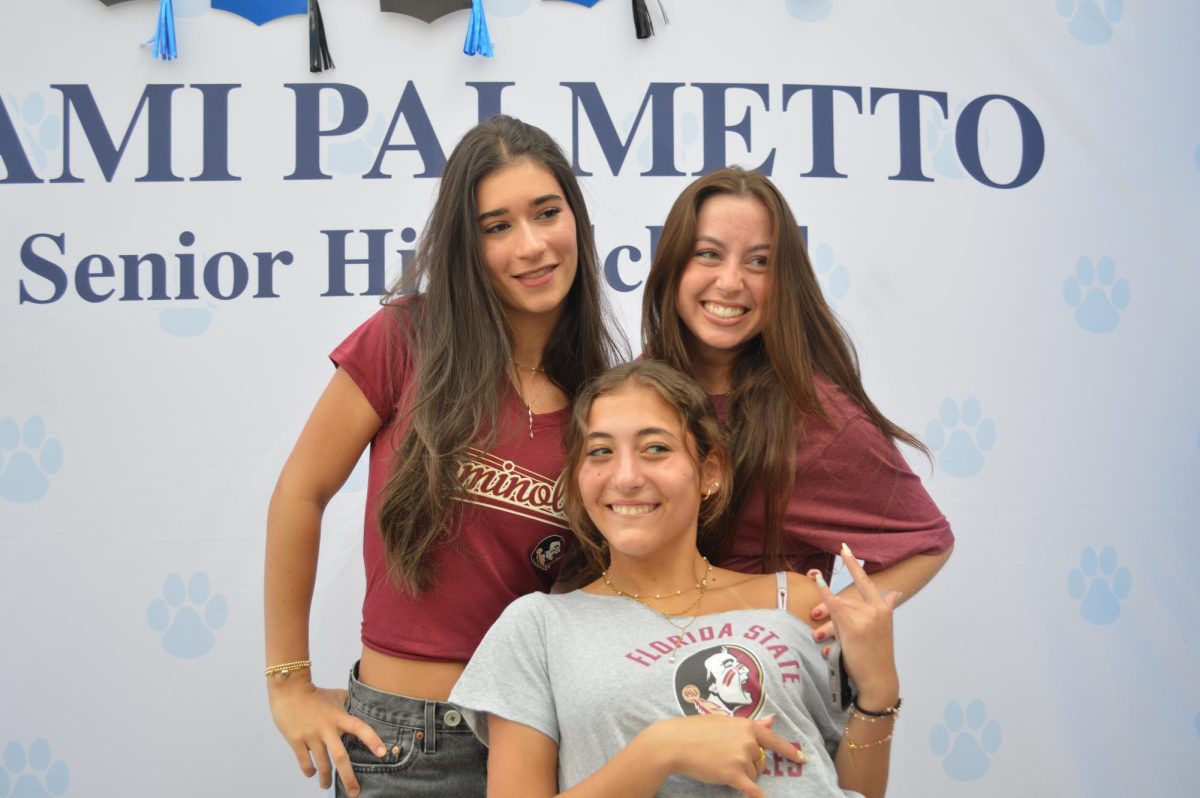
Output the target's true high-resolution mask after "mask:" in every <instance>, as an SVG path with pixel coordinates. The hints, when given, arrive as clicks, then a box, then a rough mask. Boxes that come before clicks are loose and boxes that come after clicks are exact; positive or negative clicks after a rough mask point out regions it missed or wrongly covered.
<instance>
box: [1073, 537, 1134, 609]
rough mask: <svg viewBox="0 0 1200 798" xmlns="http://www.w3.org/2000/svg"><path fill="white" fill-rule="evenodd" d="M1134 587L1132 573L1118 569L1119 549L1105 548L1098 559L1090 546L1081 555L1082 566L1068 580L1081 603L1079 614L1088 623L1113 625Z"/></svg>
mask: <svg viewBox="0 0 1200 798" xmlns="http://www.w3.org/2000/svg"><path fill="white" fill-rule="evenodd" d="M1132 587H1133V574H1132V573H1130V571H1129V569H1128V568H1126V567H1125V566H1121V567H1120V568H1117V550H1116V549H1114V548H1113V547H1112V546H1105V547H1104V548H1103V549H1102V550H1101V551H1100V556H1099V557H1097V556H1096V550H1095V549H1093V548H1092V547H1091V546H1088V547H1087V548H1086V549H1084V550H1083V554H1081V555H1080V556H1079V567H1078V568H1076V569H1075V570H1073V571H1071V575H1070V576H1069V577H1067V591H1068V592H1070V594H1071V598H1073V599H1075V600H1076V601H1078V602H1079V614H1080V615H1082V616H1083V619H1084V620H1085V621H1087V622H1088V623H1094V624H1105V623H1112V622H1113V621H1115V620H1116V619H1117V618H1119V617H1121V600H1122V599H1124V598H1125V597H1126V596H1128V595H1129V590H1130V588H1132Z"/></svg>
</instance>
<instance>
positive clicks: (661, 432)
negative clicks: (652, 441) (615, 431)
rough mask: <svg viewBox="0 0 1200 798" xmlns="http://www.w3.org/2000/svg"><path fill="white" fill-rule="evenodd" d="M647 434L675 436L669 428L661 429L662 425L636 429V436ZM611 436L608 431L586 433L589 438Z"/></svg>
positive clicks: (640, 436)
mask: <svg viewBox="0 0 1200 798" xmlns="http://www.w3.org/2000/svg"><path fill="white" fill-rule="evenodd" d="M647 435H669V436H670V437H672V438H674V437H675V433H674V432H671V430H669V429H663V428H662V427H645V428H644V429H640V430H638V431H637V436H638V437H639V438H643V437H645V436H647ZM611 437H612V434H611V433H608V432H589V433H588V439H589V440H591V439H592V438H611Z"/></svg>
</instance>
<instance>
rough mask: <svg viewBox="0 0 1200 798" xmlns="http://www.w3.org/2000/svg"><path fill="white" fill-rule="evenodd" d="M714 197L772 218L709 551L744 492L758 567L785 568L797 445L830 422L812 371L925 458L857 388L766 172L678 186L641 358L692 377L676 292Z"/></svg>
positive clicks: (853, 364)
mask: <svg viewBox="0 0 1200 798" xmlns="http://www.w3.org/2000/svg"><path fill="white" fill-rule="evenodd" d="M716 194H731V195H734V196H739V197H750V198H753V199H756V200H758V201H759V202H761V203H762V204H763V206H764V207H765V208H766V210H767V213H768V215H769V216H770V219H771V230H772V232H771V239H772V240H771V252H770V256H769V262H768V268H767V273H768V274H769V275H770V277H769V280H770V282H769V290H768V295H767V303H766V305H767V307H766V314H765V316H766V321H765V324H764V326H763V331H762V334H761V335H759V336H757V337H756V338H754V339H753V340H752V341H750V342H749V343H747V344H746V346H745V347H744V348H743V349H742V351H741V352H740V353H739V355H738V358H737V361H736V362H735V364H734V367H733V374H732V375H731V376H732V385H733V389H732V391H731V392H730V396H729V417H728V419H727V423H728V426H729V430H730V438H731V440H732V444H731V449H732V460H733V473H734V486H735V489H734V496H733V500H732V502H731V503H730V507H729V512H728V513H727V517H726V523H725V524H724V527H723V529H722V530H721V534H720V535H719V536H718V539H717V542H716V544H715V545H714V546H713V547H712V548H711V549H710V550H708V551H706V552H705V554H707V555H708V556H710V557H712V558H713V559H714V560H716V561H719V560H720V558H721V557H722V556H724V555H725V554H726V553H727V552H728V551H729V547H730V545H731V544H732V543H733V539H734V537H735V536H736V534H737V531H738V528H739V527H740V525H741V519H742V517H743V515H744V513H745V511H746V505H747V501H748V498H749V496H750V495H751V494H752V493H753V492H755V491H761V492H762V495H763V503H764V507H763V510H764V516H765V529H764V530H763V552H762V567H763V570H764V571H770V570H775V569H777V568H781V567H787V565H788V563H786V562H785V561H784V557H783V518H784V513H785V511H786V508H787V504H788V500H789V498H790V497H791V495H792V491H793V488H794V485H795V478H796V474H795V469H796V463H795V458H796V441H797V439H798V437H799V436H802V435H803V434H804V429H805V424H806V423H808V422H811V421H824V420H827V419H828V416H827V414H826V412H825V409H824V407H823V406H822V403H821V399H820V397H819V396H818V394H817V389H816V383H815V380H814V374H821V375H823V376H824V377H825V378H826V379H828V380H830V381H831V382H833V383H834V384H835V385H837V386H838V387H839V388H841V389H842V390H843V391H845V392H846V394H847V395H848V396H849V397H850V398H851V399H852V400H853V401H854V403H855V404H857V405H858V406H859V407H860V408H861V409H862V411H863V412H864V413H865V414H866V415H867V416H868V418H870V419H871V421H872V422H874V423H875V425H876V426H877V427H879V429H880V430H881V431H883V433H884V434H885V435H887V436H889V437H891V438H892V439H894V440H898V441H903V442H904V443H907V444H908V445H910V446H913V447H915V448H917V449H920V450H921V451H923V452H925V453H926V454H928V450H927V449H926V448H925V446H924V444H922V443H921V442H920V441H919V440H918V439H917V438H916V437H914V436H913V435H912V434H910V433H908V432H906V431H905V430H903V429H901V428H900V427H899V426H897V425H896V424H894V423H892V422H891V421H890V420H888V418H887V417H886V416H884V415H883V413H881V412H880V411H879V409H878V408H877V407H875V405H874V403H872V402H871V400H870V398H869V397H868V396H867V392H866V390H865V389H864V388H863V384H862V378H861V376H860V375H859V368H858V356H857V354H856V353H855V351H854V344H853V343H851V341H850V337H849V336H848V335H847V334H846V331H845V330H844V329H843V328H842V325H841V323H840V322H838V320H837V318H836V317H835V316H834V314H833V311H832V310H831V309H830V307H829V305H828V303H826V301H825V297H824V295H823V294H822V293H821V286H820V284H819V283H818V281H817V276H816V274H815V273H814V272H813V268H812V263H811V262H810V261H809V259H808V253H807V251H806V249H805V246H804V240H803V238H802V237H801V235H800V228H799V226H798V225H797V224H796V219H795V217H793V216H792V211H791V209H790V208H789V207H788V204H787V201H786V200H784V198H783V195H782V194H780V193H779V189H778V188H776V187H775V184H774V183H772V182H771V181H770V180H769V179H768V178H767V177H765V176H764V175H762V174H759V173H758V172H748V171H745V170H743V169H740V168H738V167H728V168H725V169H718V170H717V171H715V172H711V173H709V174H707V175H705V176H703V177H701V178H700V179H698V180H696V181H695V182H693V183H692V184H691V185H690V186H688V187H687V188H685V189H684V190H683V193H682V194H680V195H679V198H678V199H676V200H675V204H674V205H673V206H672V207H671V211H670V213H669V214H668V215H667V221H666V223H665V224H664V226H663V231H662V237H661V239H660V241H659V246H658V251H657V253H656V254H655V257H654V263H653V265H652V266H651V267H650V275H649V276H648V277H647V278H646V288H645V293H644V294H643V297H642V347H643V352H644V353H645V355H646V357H651V358H656V359H659V360H664V361H666V362H667V363H670V364H671V365H673V366H675V367H676V368H678V369H681V370H683V371H685V372H687V373H689V374H691V373H693V370H692V362H691V356H690V354H689V352H690V347H691V345H692V343H693V341H694V338H693V336H692V333H691V331H690V330H688V329H687V327H686V325H684V324H683V322H682V321H681V319H680V318H679V314H678V312H677V310H676V297H677V295H678V292H679V282H680V279H681V278H682V276H683V272H684V270H685V269H686V268H687V266H688V263H689V262H690V261H691V259H692V257H693V255H694V254H695V248H696V219H697V217H698V215H699V213H700V207H701V206H702V205H703V204H704V203H705V201H706V200H708V199H709V198H710V197H712V196H714V195H716Z"/></svg>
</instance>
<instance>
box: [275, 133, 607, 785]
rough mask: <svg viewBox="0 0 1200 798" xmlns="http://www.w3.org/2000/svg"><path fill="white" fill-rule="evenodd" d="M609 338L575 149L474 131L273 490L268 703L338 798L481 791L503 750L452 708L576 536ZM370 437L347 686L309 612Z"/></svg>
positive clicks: (537, 137)
mask: <svg viewBox="0 0 1200 798" xmlns="http://www.w3.org/2000/svg"><path fill="white" fill-rule="evenodd" d="M414 290H415V293H413V294H412V295H411V296H406V294H407V293H408V292H410V291H414ZM609 329H610V328H609V326H608V323H607V312H606V310H605V306H604V303H603V301H602V294H601V287H600V277H599V269H598V264H597V258H596V254H595V246H594V242H593V239H592V227H591V222H590V221H589V219H588V214H587V208H586V207H585V205H584V202H583V197H582V194H581V193H580V190H579V185H578V183H577V182H576V180H575V176H574V174H573V173H572V172H571V168H570V165H569V164H568V163H567V161H566V159H565V158H564V157H563V154H562V152H561V150H559V148H558V146H557V145H556V144H555V143H554V141H553V140H552V139H551V138H550V137H549V136H548V135H546V133H545V132H543V131H541V130H539V129H538V128H536V127H532V126H530V125H527V124H525V123H523V122H520V121H519V120H516V119H512V118H510V117H506V116H497V117H493V118H492V119H490V120H488V121H486V122H484V123H482V124H480V125H478V126H477V127H475V128H474V129H472V130H471V131H469V132H468V133H467V134H466V136H464V137H463V139H462V141H460V142H459V144H458V146H457V147H455V149H454V152H453V153H452V154H451V156H450V158H449V160H448V161H447V164H446V170H445V174H444V176H443V178H442V182H441V185H440V187H439V190H438V195H437V198H436V200H435V202H434V206H433V209H432V211H431V213H430V217H429V222H428V224H427V226H426V228H425V231H424V234H423V236H422V239H421V242H420V245H419V247H418V250H417V255H416V268H415V270H414V274H413V275H412V277H411V279H410V280H409V281H408V282H405V283H401V284H397V285H396V286H394V287H393V289H392V291H391V293H390V294H389V295H388V296H387V297H386V298H385V300H384V307H383V308H382V309H381V310H379V311H378V312H377V313H376V314H375V315H374V316H373V317H372V318H370V319H369V320H367V321H366V322H365V323H364V324H363V325H362V326H361V327H359V328H358V329H357V330H356V331H354V332H353V333H352V334H351V335H350V337H349V338H347V339H346V340H345V341H344V342H343V343H342V344H341V345H340V346H338V347H337V349H335V350H334V352H333V354H332V355H331V358H332V360H333V361H334V363H335V365H336V366H337V370H336V371H335V372H334V375H333V378H332V380H331V381H330V383H329V386H328V387H327V388H326V390H325V392H324V394H323V395H322V396H321V398H320V399H319V400H318V401H317V405H316V407H315V408H314V409H313V411H312V414H311V416H310V417H309V420H308V422H307V424H306V425H305V427H304V430H303V431H302V432H301V434H300V439H299V441H298V442H297V443H296V446H295V449H294V450H293V451H292V454H291V456H290V457H289V458H288V460H287V463H286V464H285V465H284V467H283V471H282V473H281V474H280V477H279V481H278V483H277V485H276V488H275V492H274V494H273V495H272V497H271V505H270V509H269V512H268V519H267V559H266V579H265V582H266V588H265V599H266V601H265V604H266V648H267V664H268V666H269V667H268V669H267V677H268V695H269V698H270V702H271V711H272V714H273V716H274V718H275V722H276V724H277V725H278V727H279V729H280V732H281V733H282V734H283V736H284V737H285V739H286V740H287V741H288V744H289V745H290V746H291V747H292V749H293V751H294V753H295V755H296V759H297V762H298V764H299V766H300V769H301V770H302V771H304V773H305V774H307V775H310V776H311V775H313V774H314V773H318V772H319V773H320V781H321V786H322V787H323V788H328V787H329V785H330V783H331V782H334V781H336V785H337V794H338V795H339V796H341V795H352V796H353V795H359V794H364V795H370V796H381V795H395V794H403V795H413V796H441V795H456V796H472V795H475V796H482V795H483V794H484V790H485V775H486V769H485V756H486V752H485V750H484V748H483V747H482V746H481V745H480V744H479V743H478V741H477V740H475V738H474V736H473V735H472V734H471V733H470V731H469V729H467V727H466V725H465V724H464V723H462V722H461V716H460V714H459V712H458V710H457V709H456V708H455V707H454V706H453V705H451V704H448V703H446V698H447V697H448V696H449V694H450V690H451V688H452V687H453V686H454V683H455V681H456V680H457V678H458V676H459V674H460V673H461V672H462V669H463V667H464V665H465V663H466V661H467V660H468V659H469V658H470V657H471V654H472V652H473V651H474V650H475V646H476V645H477V644H478V642H479V640H480V639H481V638H482V637H483V634H484V633H485V632H486V631H487V629H488V627H489V626H490V625H491V624H492V622H493V621H494V620H495V619H496V617H497V616H499V615H500V613H501V611H502V610H503V609H504V608H505V606H507V605H508V604H509V602H511V601H512V600H513V599H515V598H517V597H518V596H521V595H523V594H526V593H529V592H531V591H539V590H548V589H549V588H550V586H551V585H552V584H553V583H554V581H555V578H556V575H557V571H558V569H559V567H560V559H561V557H562V555H563V553H564V551H565V549H566V547H567V545H568V543H569V541H570V537H569V533H568V531H567V528H566V527H567V524H566V520H565V518H564V516H563V513H562V508H561V504H560V502H559V499H558V491H557V490H556V485H557V482H558V476H559V472H560V471H561V470H562V466H563V450H562V431H563V428H564V426H565V424H566V421H567V411H566V408H567V406H568V403H569V402H570V401H571V399H572V398H573V397H574V396H575V394H576V393H577V392H578V391H579V390H580V388H582V386H583V385H584V384H585V383H586V382H587V380H588V379H590V378H591V377H592V376H594V375H595V374H597V373H599V372H600V371H602V370H603V369H604V368H605V367H607V365H608V364H609V363H610V362H611V361H612V360H613V359H614V358H615V357H617V356H618V348H617V346H616V345H615V344H614V341H613V339H612V337H611V336H610V333H609ZM368 445H369V446H370V447H371V452H370V471H369V476H368V491H367V510H366V518H365V519H364V537H363V557H364V565H365V568H366V596H365V598H364V601H363V617H362V641H363V648H362V655H361V659H360V661H359V663H358V664H357V665H356V666H355V667H354V668H353V670H352V671H351V676H350V689H349V692H348V693H347V691H343V690H328V689H323V688H318V687H316V686H314V684H313V682H312V680H311V678H310V667H311V663H310V661H309V660H310V646H309V639H308V620H309V607H310V604H311V601H312V594H313V589H314V584H315V576H316V565H317V552H318V548H319V541H320V534H321V515H322V512H323V510H324V507H325V505H326V503H327V502H328V501H329V499H330V498H331V497H332V496H333V494H334V493H335V492H336V491H337V490H338V488H340V487H341V485H342V483H343V482H344V481H345V480H346V478H347V476H348V475H349V474H350V471H351V469H353V468H354V465H355V463H357V462H358V459H359V457H360V456H361V455H362V453H363V451H364V449H365V448H366V447H367V446H368ZM517 482H519V483H520V484H521V486H522V489H521V490H514V489H512V488H513V485H514V484H516V483H517ZM481 564H486V565H481ZM285 666H286V667H285ZM335 766H336V778H335V774H334V767H335Z"/></svg>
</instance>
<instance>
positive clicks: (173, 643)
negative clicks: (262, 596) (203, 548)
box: [146, 571, 229, 659]
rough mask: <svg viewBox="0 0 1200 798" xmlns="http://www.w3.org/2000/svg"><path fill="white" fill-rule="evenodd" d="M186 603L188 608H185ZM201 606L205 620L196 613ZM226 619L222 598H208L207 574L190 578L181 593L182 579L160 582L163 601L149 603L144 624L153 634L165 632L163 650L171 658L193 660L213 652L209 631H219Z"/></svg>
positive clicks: (176, 578)
mask: <svg viewBox="0 0 1200 798" xmlns="http://www.w3.org/2000/svg"><path fill="white" fill-rule="evenodd" d="M185 603H187V604H189V605H190V606H184V604H185ZM201 605H203V612H204V617H203V618H201V617H200V612H199V611H197V608H199V607H200V606H201ZM228 618H229V605H228V604H227V603H226V601H225V597H224V596H212V597H211V598H210V597H209V586H208V574H206V573H204V572H203V571H200V572H197V573H195V574H192V578H191V579H189V580H188V583H187V589H186V590H185V589H184V586H183V578H182V577H180V576H179V574H170V575H169V576H167V578H166V580H165V581H164V582H163V593H162V598H156V599H155V600H154V601H152V602H150V607H149V609H147V611H146V620H147V622H148V623H149V624H150V628H151V629H153V630H154V631H156V632H164V634H163V636H162V643H163V648H165V649H166V650H167V653H168V654H170V655H171V656H173V657H181V658H183V659H192V658H194V657H203V656H204V655H205V654H207V653H208V652H210V651H212V648H213V644H214V643H215V642H216V637H214V635H213V633H212V630H214V629H220V628H221V627H222V626H224V625H225V621H226V620H228Z"/></svg>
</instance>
